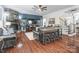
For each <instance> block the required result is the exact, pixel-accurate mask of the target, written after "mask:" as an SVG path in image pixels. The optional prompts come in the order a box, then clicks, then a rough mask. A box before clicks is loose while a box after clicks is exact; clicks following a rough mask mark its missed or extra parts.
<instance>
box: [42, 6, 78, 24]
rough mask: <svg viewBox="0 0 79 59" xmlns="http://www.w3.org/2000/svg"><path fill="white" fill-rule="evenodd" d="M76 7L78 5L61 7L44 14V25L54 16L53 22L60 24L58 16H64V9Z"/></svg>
mask: <svg viewBox="0 0 79 59" xmlns="http://www.w3.org/2000/svg"><path fill="white" fill-rule="evenodd" d="M76 7H79V6H73V7H71V8H66V9H62V10H59V11H56V12H52V13H49V14H47V15H44V16H43V18H46V25H48V22H49V18H55V24H60V20H59V16H64V15H65V14H66V13H65V11H67V10H70V9H73V8H76Z"/></svg>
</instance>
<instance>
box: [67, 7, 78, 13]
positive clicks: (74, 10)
mask: <svg viewBox="0 0 79 59" xmlns="http://www.w3.org/2000/svg"><path fill="white" fill-rule="evenodd" d="M71 12H72V13H75V12H79V8H74V9H71V10H68V11H66V13H71Z"/></svg>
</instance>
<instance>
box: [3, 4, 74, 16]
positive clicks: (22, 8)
mask: <svg viewBox="0 0 79 59" xmlns="http://www.w3.org/2000/svg"><path fill="white" fill-rule="evenodd" d="M46 6H47V10H46V11H44V12H40V11H39V10H34V9H33V7H34V5H4V7H6V8H10V9H13V10H15V11H18V12H20V13H24V14H33V15H46V14H48V13H51V12H56V11H58V10H61V9H65V8H69V7H72V6H73V5H46Z"/></svg>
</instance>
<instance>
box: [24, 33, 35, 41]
mask: <svg viewBox="0 0 79 59" xmlns="http://www.w3.org/2000/svg"><path fill="white" fill-rule="evenodd" d="M25 35H26V36H27V37H28V39H29V40H34V37H33V32H27V33H25Z"/></svg>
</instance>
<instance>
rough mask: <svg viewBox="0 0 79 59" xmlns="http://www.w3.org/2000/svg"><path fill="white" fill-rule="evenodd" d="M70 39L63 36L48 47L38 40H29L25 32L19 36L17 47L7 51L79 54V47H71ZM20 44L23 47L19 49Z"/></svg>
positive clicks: (78, 37)
mask: <svg viewBox="0 0 79 59" xmlns="http://www.w3.org/2000/svg"><path fill="white" fill-rule="evenodd" d="M67 39H68V37H67V36H63V37H62V39H59V40H57V41H55V42H51V43H49V44H46V45H42V44H41V43H40V42H39V41H37V40H29V39H28V38H27V37H26V36H25V34H24V33H23V32H21V33H18V34H17V44H16V47H12V48H8V49H5V50H6V52H8V53H72V52H78V49H79V48H78V47H76V48H72V47H69V46H68V44H67V42H68V40H67ZM74 39H75V42H76V45H77V46H78V45H79V36H78V35H76V37H74ZM19 43H22V44H23V46H22V47H17V45H18V44H19Z"/></svg>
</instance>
